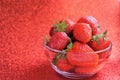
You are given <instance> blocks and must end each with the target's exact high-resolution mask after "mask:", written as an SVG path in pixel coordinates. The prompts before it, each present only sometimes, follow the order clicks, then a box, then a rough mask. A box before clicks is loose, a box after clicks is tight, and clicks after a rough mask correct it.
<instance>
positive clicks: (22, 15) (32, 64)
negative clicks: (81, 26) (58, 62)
mask: <svg viewBox="0 0 120 80" xmlns="http://www.w3.org/2000/svg"><path fill="white" fill-rule="evenodd" d="M119 4H120V3H119V2H118V0H69V1H68V0H0V80H69V79H66V78H64V77H61V76H60V75H58V74H57V73H56V72H55V71H54V70H53V69H52V68H51V67H50V65H49V64H48V62H47V58H46V56H45V55H44V54H45V51H46V49H45V48H44V47H43V39H44V35H45V34H48V31H49V29H50V28H51V25H52V24H53V23H54V20H61V19H63V18H70V19H72V20H73V21H75V22H77V20H78V19H79V18H80V17H81V16H84V15H92V16H94V17H96V18H97V19H98V21H99V23H100V24H101V28H102V29H104V30H105V29H107V30H108V34H109V37H110V40H111V41H112V43H113V50H112V55H111V56H110V59H109V62H108V63H107V64H106V65H105V67H104V68H103V69H102V70H101V71H100V72H99V73H97V74H96V75H95V76H93V77H91V78H89V79H86V80H120V64H119V63H120V42H119V41H120V37H119V34H120V31H119V30H120V13H119V11H120V7H119ZM47 51H48V50H47ZM48 52H50V51H48Z"/></svg>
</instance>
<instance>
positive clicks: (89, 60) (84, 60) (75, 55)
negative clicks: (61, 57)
mask: <svg viewBox="0 0 120 80" xmlns="http://www.w3.org/2000/svg"><path fill="white" fill-rule="evenodd" d="M67 58H68V61H69V62H70V64H72V65H75V66H82V67H85V66H96V65H97V64H98V54H95V53H94V51H93V50H92V49H91V48H90V47H89V46H88V45H87V44H83V43H79V42H75V43H74V44H73V47H72V49H71V50H70V51H69V52H68V53H67Z"/></svg>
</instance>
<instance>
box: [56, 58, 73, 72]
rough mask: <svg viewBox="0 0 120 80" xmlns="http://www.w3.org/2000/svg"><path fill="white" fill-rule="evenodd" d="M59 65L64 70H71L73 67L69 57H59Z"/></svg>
mask: <svg viewBox="0 0 120 80" xmlns="http://www.w3.org/2000/svg"><path fill="white" fill-rule="evenodd" d="M57 67H58V68H59V69H60V70H62V71H69V70H71V69H73V67H74V66H73V65H71V64H70V63H69V62H68V60H67V59H59V60H58V63H57Z"/></svg>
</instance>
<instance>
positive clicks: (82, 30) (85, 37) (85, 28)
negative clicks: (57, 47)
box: [73, 23, 92, 43]
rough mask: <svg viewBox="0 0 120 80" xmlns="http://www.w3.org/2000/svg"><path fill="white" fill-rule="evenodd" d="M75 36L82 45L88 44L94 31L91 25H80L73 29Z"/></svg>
mask: <svg viewBox="0 0 120 80" xmlns="http://www.w3.org/2000/svg"><path fill="white" fill-rule="evenodd" d="M73 36H74V37H75V39H77V40H78V41H80V42H82V43H87V42H89V41H90V39H91V38H92V30H91V28H90V26H89V24H86V23H78V24H76V25H75V27H74V29H73Z"/></svg>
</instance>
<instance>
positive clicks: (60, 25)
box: [53, 20, 67, 32]
mask: <svg viewBox="0 0 120 80" xmlns="http://www.w3.org/2000/svg"><path fill="white" fill-rule="evenodd" d="M55 22H56V23H55V24H53V27H56V29H55V31H56V32H60V31H66V30H65V28H67V24H66V23H65V21H64V20H63V21H62V22H59V21H55Z"/></svg>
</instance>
